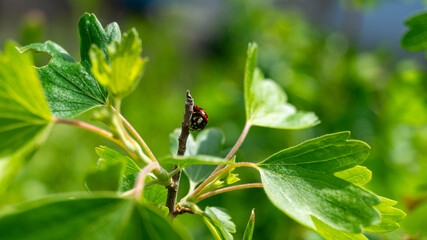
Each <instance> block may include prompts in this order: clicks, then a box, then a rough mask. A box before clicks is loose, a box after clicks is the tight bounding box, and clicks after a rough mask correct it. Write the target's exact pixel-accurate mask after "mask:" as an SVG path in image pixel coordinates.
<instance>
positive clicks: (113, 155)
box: [95, 146, 141, 175]
mask: <svg viewBox="0 0 427 240" xmlns="http://www.w3.org/2000/svg"><path fill="white" fill-rule="evenodd" d="M95 151H96V153H97V154H98V156H99V161H98V165H103V164H105V163H107V162H109V163H114V162H124V163H125V165H126V170H125V172H124V174H125V175H130V174H133V173H139V172H140V171H141V168H140V167H139V166H138V165H137V164H136V163H135V162H134V161H133V160H132V159H131V158H130V157H128V156H125V155H123V154H121V153H119V152H117V151H115V150H113V149H111V148H109V147H106V146H99V147H97V148H96V149H95Z"/></svg>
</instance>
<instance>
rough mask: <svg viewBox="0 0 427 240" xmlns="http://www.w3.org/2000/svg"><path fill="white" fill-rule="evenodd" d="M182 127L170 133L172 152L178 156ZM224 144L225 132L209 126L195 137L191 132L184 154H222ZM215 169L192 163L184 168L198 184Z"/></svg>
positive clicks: (194, 183) (193, 181) (193, 183)
mask: <svg viewBox="0 0 427 240" xmlns="http://www.w3.org/2000/svg"><path fill="white" fill-rule="evenodd" d="M180 133H181V130H180V129H176V130H175V131H174V132H173V133H171V134H170V135H169V141H170V145H169V149H170V152H171V153H172V154H173V155H175V156H176V152H177V150H178V137H179V134H180ZM223 144H224V134H223V132H222V131H221V130H220V129H218V128H208V129H205V130H203V131H202V132H200V133H199V134H198V135H197V138H196V139H194V138H193V136H192V135H191V134H190V135H189V136H188V139H187V151H186V152H185V155H184V156H196V155H210V156H217V157H218V156H220V157H223V156H221V151H222V146H223ZM214 169H215V166H210V165H192V166H188V167H186V168H184V172H185V174H186V175H187V176H188V178H189V179H190V182H191V184H192V185H194V186H195V185H197V184H198V183H200V182H201V181H203V180H205V179H206V177H207V176H209V174H210V173H211V172H212V171H213V170H214Z"/></svg>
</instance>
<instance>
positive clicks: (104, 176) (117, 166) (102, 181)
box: [86, 162, 125, 191]
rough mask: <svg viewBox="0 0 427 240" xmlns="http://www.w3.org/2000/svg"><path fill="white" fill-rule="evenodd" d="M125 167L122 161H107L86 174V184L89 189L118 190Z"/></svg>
mask: <svg viewBox="0 0 427 240" xmlns="http://www.w3.org/2000/svg"><path fill="white" fill-rule="evenodd" d="M124 169H125V163H124V162H109V163H104V164H102V165H99V164H98V168H97V169H96V170H94V171H93V172H91V173H89V174H88V175H87V176H86V186H87V188H88V189H89V190H91V191H118V190H119V188H120V183H121V182H122V178H123V173H124Z"/></svg>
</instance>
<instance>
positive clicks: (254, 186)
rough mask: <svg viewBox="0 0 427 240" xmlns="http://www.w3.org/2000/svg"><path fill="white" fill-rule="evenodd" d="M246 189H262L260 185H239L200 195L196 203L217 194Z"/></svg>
mask: <svg viewBox="0 0 427 240" xmlns="http://www.w3.org/2000/svg"><path fill="white" fill-rule="evenodd" d="M246 188H262V183H248V184H241V185H236V186H231V187H225V188H221V189H217V190H214V191H211V192H208V193H205V194H202V195H200V196H199V197H198V198H197V202H200V201H202V200H203V199H205V198H208V197H212V196H215V195H217V194H221V193H225V192H230V191H234V190H240V189H246Z"/></svg>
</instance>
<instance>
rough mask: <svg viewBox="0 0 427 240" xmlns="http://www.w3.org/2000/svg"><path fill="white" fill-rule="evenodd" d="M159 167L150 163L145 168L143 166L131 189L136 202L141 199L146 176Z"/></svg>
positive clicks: (154, 163) (155, 163)
mask: <svg viewBox="0 0 427 240" xmlns="http://www.w3.org/2000/svg"><path fill="white" fill-rule="evenodd" d="M157 167H159V164H158V163H157V162H151V163H150V164H148V165H147V166H145V167H144V168H143V169H142V170H141V171H140V172H139V174H138V177H137V179H136V181H135V186H134V187H133V189H134V191H133V194H134V197H135V199H137V200H141V199H142V190H143V189H144V187H145V185H144V181H145V178H146V177H147V175H148V174H149V173H150V172H151V171H152V170H154V169H155V168H157Z"/></svg>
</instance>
